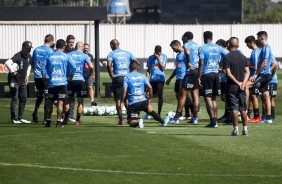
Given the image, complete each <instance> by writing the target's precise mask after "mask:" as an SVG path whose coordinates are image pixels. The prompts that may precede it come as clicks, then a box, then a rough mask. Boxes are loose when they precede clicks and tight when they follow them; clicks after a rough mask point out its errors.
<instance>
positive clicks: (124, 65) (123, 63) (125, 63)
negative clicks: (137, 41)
mask: <svg viewBox="0 0 282 184" xmlns="http://www.w3.org/2000/svg"><path fill="white" fill-rule="evenodd" d="M107 60H108V61H112V63H113V73H114V77H118V76H126V75H127V74H128V73H129V63H130V62H131V61H132V60H135V58H134V56H133V55H132V54H131V53H130V52H128V51H125V50H121V49H116V50H114V51H112V52H110V53H109V54H108V57H107Z"/></svg>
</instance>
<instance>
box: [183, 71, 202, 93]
mask: <svg viewBox="0 0 282 184" xmlns="http://www.w3.org/2000/svg"><path fill="white" fill-rule="evenodd" d="M198 73H199V70H198V69H194V70H190V71H189V73H188V74H186V75H185V77H184V79H183V81H182V85H181V86H182V88H184V89H188V90H192V89H198V88H199V82H198Z"/></svg>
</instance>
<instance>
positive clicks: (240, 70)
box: [223, 37, 250, 136]
mask: <svg viewBox="0 0 282 184" xmlns="http://www.w3.org/2000/svg"><path fill="white" fill-rule="evenodd" d="M238 47H239V39H238V38H236V37H231V38H230V39H229V41H228V47H227V48H228V50H230V52H229V53H228V54H227V55H226V56H224V58H223V59H224V60H223V68H224V69H225V70H226V74H227V83H226V94H227V96H226V101H227V105H228V109H229V110H231V112H232V121H233V126H234V130H233V131H232V133H231V134H230V135H231V136H238V135H239V133H238V109H239V111H240V112H241V116H242V121H243V133H242V135H248V129H247V124H248V120H247V113H246V91H245V88H246V82H247V81H248V78H249V75H250V71H249V62H248V60H247V58H246V57H245V56H244V55H243V54H241V52H240V51H238V50H237V49H238Z"/></svg>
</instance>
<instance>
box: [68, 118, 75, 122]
mask: <svg viewBox="0 0 282 184" xmlns="http://www.w3.org/2000/svg"><path fill="white" fill-rule="evenodd" d="M68 121H70V122H72V123H75V122H76V121H75V119H72V118H69V119H68Z"/></svg>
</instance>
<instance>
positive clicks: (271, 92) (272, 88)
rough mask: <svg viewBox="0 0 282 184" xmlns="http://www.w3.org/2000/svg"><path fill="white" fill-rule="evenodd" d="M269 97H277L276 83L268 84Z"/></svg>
mask: <svg viewBox="0 0 282 184" xmlns="http://www.w3.org/2000/svg"><path fill="white" fill-rule="evenodd" d="M269 95H270V96H271V97H276V95H277V83H270V84H269Z"/></svg>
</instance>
